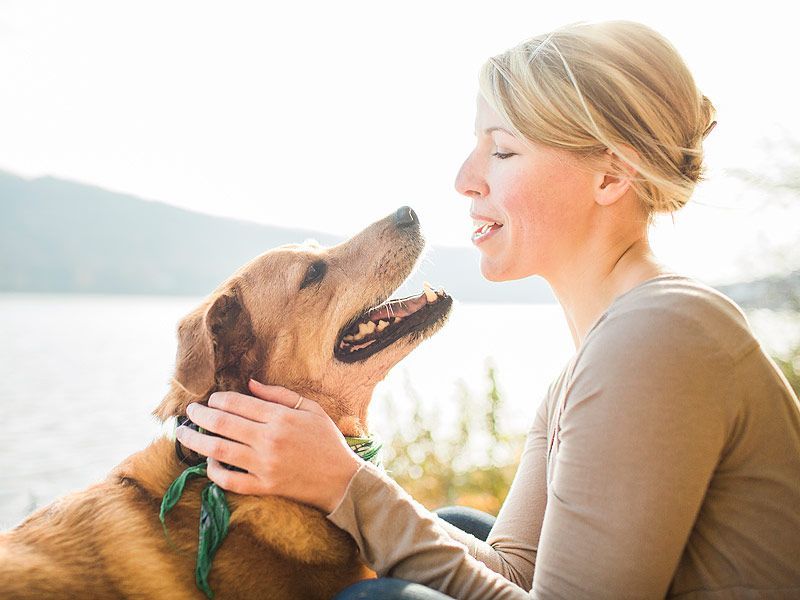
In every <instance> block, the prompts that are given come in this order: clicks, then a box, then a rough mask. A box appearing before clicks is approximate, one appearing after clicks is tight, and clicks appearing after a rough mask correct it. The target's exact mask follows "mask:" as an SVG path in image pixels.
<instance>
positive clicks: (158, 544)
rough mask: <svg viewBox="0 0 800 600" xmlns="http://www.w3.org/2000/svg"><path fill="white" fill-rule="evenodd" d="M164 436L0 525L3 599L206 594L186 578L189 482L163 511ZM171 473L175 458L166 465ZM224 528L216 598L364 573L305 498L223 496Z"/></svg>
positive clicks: (297, 588) (190, 568) (215, 569)
mask: <svg viewBox="0 0 800 600" xmlns="http://www.w3.org/2000/svg"><path fill="white" fill-rule="evenodd" d="M171 448H172V447H171V444H169V442H167V441H166V440H159V441H157V442H154V443H153V444H152V445H151V446H150V447H148V448H147V449H146V450H144V451H142V452H140V453H138V454H135V455H133V456H132V457H130V458H129V459H128V460H126V461H125V462H124V463H122V464H121V465H120V466H119V467H117V468H116V469H115V470H114V471H113V472H112V473H111V475H109V477H108V478H107V479H106V480H105V481H104V482H102V483H99V484H97V485H94V486H92V487H90V488H88V489H86V490H84V491H81V492H76V493H73V494H70V495H68V496H65V497H64V498H62V499H60V500H58V501H56V502H55V503H53V504H51V505H50V506H46V507H44V508H42V509H40V510H38V511H36V512H35V513H33V514H32V515H30V516H29V517H28V518H27V519H26V520H25V521H23V522H22V523H21V524H20V525H19V526H18V527H16V528H15V529H13V530H11V531H9V532H6V533H2V534H0V591H1V592H2V597H3V598H15V599H28V598H30V599H33V598H37V599H38V598H70V597H76V598H77V597H80V598H164V599H172V598H175V599H177V598H198V599H199V598H205V596H204V595H203V593H202V592H201V591H200V590H199V589H198V588H197V587H196V586H195V581H194V579H195V576H194V568H195V557H196V552H197V531H198V515H199V512H200V503H199V497H200V494H199V490H200V488H201V487H202V485H203V483H204V482H202V481H198V480H195V481H190V483H189V484H187V486H186V490H185V492H184V498H182V499H181V501H180V502H179V503H178V505H177V506H176V507H175V508H174V509H173V510H172V511H170V513H169V515H168V517H167V524H168V526H169V538H167V537H166V536H165V535H164V531H163V529H162V526H161V523H160V521H159V519H158V512H159V506H160V501H161V497H160V494H163V490H162V491H160V492H158V491H154V490H153V489H152V488H151V486H152V485H156V486H159V488H158V489H160V486H161V485H163V489H166V486H167V485H168V481H167V483H164V484H162V483H161V482H160V480H162V479H164V480H167V479H168V478H169V477H172V474H171V470H170V469H169V468H168V466H169V465H170V463H171V460H172V459H171V454H172V449H171ZM172 467H173V469H174V470H175V472H176V473H177V472H179V466H178V465H177V463H175V464H174V465H172ZM230 503H231V508H232V516H231V524H230V531H229V533H228V536H227V537H226V539H225V540H224V542H223V544H222V546H221V547H220V548H219V551H218V552H217V554H216V556H215V557H214V561H213V566H212V569H211V574H210V577H209V583H210V585H211V588H212V590H213V591H214V595H215V598H217V599H219V600H224V599H225V598H276V599H277V598H309V599H312V598H330V597H331V596H333V595H335V594H336V592H338V591H339V590H341V589H343V588H344V587H346V586H347V585H349V584H350V583H353V582H355V581H358V580H359V579H364V578H365V577H369V576H371V575H373V574H372V573H371V571H369V570H368V569H366V567H364V566H363V565H362V564H361V563H359V561H358V560H357V559H356V550H355V545H354V544H353V541H352V539H351V538H350V537H349V536H347V534H345V533H344V532H342V531H341V530H339V529H337V528H336V527H335V526H333V525H332V524H330V523H328V522H327V520H326V519H325V517H324V515H323V514H322V513H321V512H319V511H316V510H314V509H311V508H309V507H306V506H303V505H299V504H297V503H294V502H290V501H288V500H285V499H281V498H274V497H273V498H255V497H244V496H237V495H234V494H231V495H230Z"/></svg>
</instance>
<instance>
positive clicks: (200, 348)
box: [153, 305, 214, 421]
mask: <svg viewBox="0 0 800 600" xmlns="http://www.w3.org/2000/svg"><path fill="white" fill-rule="evenodd" d="M205 312H206V306H205V305H204V306H200V307H199V308H196V309H195V310H194V311H192V312H191V313H189V314H188V315H186V316H185V317H184V318H183V319H182V320H181V322H180V323H179V324H178V334H177V338H178V349H177V351H176V353H175V375H174V377H173V379H172V382H171V387H170V390H169V392H167V395H166V396H165V397H164V399H163V400H162V401H161V404H159V406H158V408H157V409H156V410H155V411H153V414H154V415H155V416H156V417H158V418H159V419H161V420H162V421H163V420H165V419H168V418H169V417H172V416H176V415H183V414H186V407H187V406H188V404H189V403H190V402H193V401H196V400H204V399H205V398H207V397H208V395H209V394H210V393H211V392H210V389H211V387H212V386H213V385H214V363H213V360H212V353H213V349H212V345H211V337H210V335H209V333H208V330H207V329H206V327H205Z"/></svg>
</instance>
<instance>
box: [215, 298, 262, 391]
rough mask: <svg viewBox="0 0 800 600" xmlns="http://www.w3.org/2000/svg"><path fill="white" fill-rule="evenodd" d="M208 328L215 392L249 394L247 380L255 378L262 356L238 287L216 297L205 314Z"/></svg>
mask: <svg viewBox="0 0 800 600" xmlns="http://www.w3.org/2000/svg"><path fill="white" fill-rule="evenodd" d="M206 327H207V329H208V332H209V334H210V337H211V346H212V354H213V362H214V386H215V389H218V390H232V391H237V392H242V393H245V394H246V393H249V392H248V388H247V380H248V378H250V377H256V372H255V369H256V368H257V367H258V360H259V359H261V358H263V356H260V355H259V353H258V351H257V349H256V336H255V333H254V332H253V323H252V321H251V319H250V313H249V312H248V311H247V308H246V307H245V306H244V304H243V303H242V299H241V291H240V289H239V286H238V285H232V286H231V287H230V288H228V289H227V290H225V291H224V292H223V293H222V294H220V295H219V296H217V298H216V299H215V300H214V302H213V303H212V304H211V306H210V307H209V308H208V311H207V312H206ZM261 364H263V362H262V363H261Z"/></svg>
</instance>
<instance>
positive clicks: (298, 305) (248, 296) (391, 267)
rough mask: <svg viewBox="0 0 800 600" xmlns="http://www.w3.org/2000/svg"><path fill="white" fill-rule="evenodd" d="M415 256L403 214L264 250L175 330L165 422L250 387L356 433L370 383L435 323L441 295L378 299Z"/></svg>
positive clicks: (415, 228)
mask: <svg viewBox="0 0 800 600" xmlns="http://www.w3.org/2000/svg"><path fill="white" fill-rule="evenodd" d="M423 247H424V240H423V238H422V235H421V233H420V229H419V221H418V219H417V217H416V215H415V213H414V211H413V210H411V209H410V208H409V207H402V208H401V209H399V210H398V211H397V212H396V213H393V214H391V215H389V216H387V217H386V218H384V219H381V220H380V221H377V222H376V223H373V224H372V225H370V226H369V227H367V228H366V229H364V230H363V231H362V232H360V233H359V234H357V235H356V236H354V237H353V238H351V239H350V240H348V241H346V242H343V243H341V244H339V245H337V246H333V247H330V248H323V247H320V246H319V245H318V244H316V243H308V242H307V243H304V244H289V245H285V246H280V247H278V248H275V249H273V250H269V251H267V252H265V253H263V254H261V255H259V256H257V257H256V258H254V259H253V260H251V261H250V262H248V263H247V264H245V265H244V266H242V267H241V268H239V269H238V270H237V271H236V272H235V273H234V274H233V275H232V276H231V277H230V278H228V279H227V280H226V281H225V282H223V283H222V284H221V285H220V286H218V287H217V289H215V290H214V291H213V292H212V293H211V294H209V296H208V297H207V298H206V299H205V300H204V301H203V303H202V304H201V305H200V306H199V307H197V308H196V309H195V310H194V311H192V312H191V313H189V314H188V315H187V316H186V317H184V318H183V319H182V320H181V322H180V323H179V325H178V350H177V356H176V366H175V378H174V379H175V380H177V382H179V383H176V382H175V381H173V384H172V388H171V390H170V392H169V393H168V394H167V396H166V397H165V398H164V400H163V401H162V403H161V405H160V406H159V407H158V408H157V409H156V411H155V414H156V416H158V417H160V418H162V419H166V418H168V417H170V416H177V415H183V414H185V411H186V406H187V405H188V404H189V403H190V402H194V401H200V402H203V401H206V400H207V399H208V396H209V395H210V394H211V393H212V392H214V391H217V390H232V391H238V392H242V393H245V394H249V393H250V392H249V390H248V387H247V381H248V379H249V378H250V377H252V378H254V379H256V380H258V381H261V382H264V383H271V384H276V385H282V386H285V387H287V388H289V389H292V390H295V391H297V392H300V393H301V394H302V395H303V396H306V397H308V398H312V399H314V400H316V401H317V402H319V403H320V405H321V406H322V408H323V409H324V410H325V411H326V412H327V413H328V414H329V415H330V416H331V418H332V419H333V420H334V422H336V423H337V424H338V425H339V426H340V428H342V429H343V431H344V430H347V431H345V432H346V433H349V434H354V433H363V429H364V425H365V419H366V409H367V405H368V403H369V400H370V398H371V395H372V390H373V388H374V386H375V384H376V383H377V382H378V381H380V380H382V379H383V378H384V377H385V376H386V373H387V372H388V371H389V369H390V368H391V367H392V366H394V365H395V364H397V362H398V361H400V359H402V358H403V357H404V356H406V355H407V354H408V353H409V352H411V350H413V349H414V348H415V347H416V346H417V345H418V344H419V343H420V342H421V341H422V340H423V339H425V338H426V337H428V336H430V335H432V334H433V333H434V332H435V331H437V330H438V329H439V328H440V327H441V326H442V325H443V324H444V322H445V321H446V319H447V316H448V314H449V312H450V309H451V307H452V298H450V296H448V295H447V294H446V293H444V291H439V292H434V291H432V290H430V289H427V290H425V291H424V292H423V293H422V294H420V295H418V296H412V297H410V298H404V299H402V300H387V298H389V295H390V294H391V293H392V292H393V291H394V290H396V289H397V288H398V287H399V286H400V284H401V283H402V282H403V281H404V280H405V279H406V278H407V277H408V276H409V274H410V273H411V271H412V270H413V268H414V266H415V264H416V262H417V259H418V258H419V256H420V254H421V252H422V249H423Z"/></svg>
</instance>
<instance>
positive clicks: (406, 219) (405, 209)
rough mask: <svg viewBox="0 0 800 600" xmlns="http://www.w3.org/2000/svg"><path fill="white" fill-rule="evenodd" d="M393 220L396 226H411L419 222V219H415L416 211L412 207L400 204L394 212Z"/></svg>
mask: <svg viewBox="0 0 800 600" xmlns="http://www.w3.org/2000/svg"><path fill="white" fill-rule="evenodd" d="M394 222H395V224H396V225H397V226H398V227H411V226H412V225H414V224H416V223H419V219H417V213H415V212H414V209H413V208H411V207H410V206H401V207H400V208H398V209H397V212H396V213H394Z"/></svg>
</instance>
